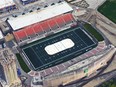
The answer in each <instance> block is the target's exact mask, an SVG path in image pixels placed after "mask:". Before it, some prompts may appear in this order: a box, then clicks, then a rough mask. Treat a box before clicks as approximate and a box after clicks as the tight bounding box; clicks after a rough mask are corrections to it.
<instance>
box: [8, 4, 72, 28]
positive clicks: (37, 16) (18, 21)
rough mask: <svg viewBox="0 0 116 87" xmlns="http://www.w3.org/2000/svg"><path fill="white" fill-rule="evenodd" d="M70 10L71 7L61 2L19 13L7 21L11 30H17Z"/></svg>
mask: <svg viewBox="0 0 116 87" xmlns="http://www.w3.org/2000/svg"><path fill="white" fill-rule="evenodd" d="M72 10H73V9H72V8H71V7H70V6H69V5H68V4H67V3H66V2H62V3H59V4H58V3H57V4H56V5H53V6H49V7H47V8H46V9H43V10H40V11H36V12H33V13H28V14H25V15H21V16H18V17H17V18H11V19H9V20H8V22H9V24H10V25H11V27H12V28H13V30H17V29H20V28H23V27H25V26H28V25H31V24H34V23H37V22H40V21H43V20H46V19H49V18H52V17H55V16H58V15H61V14H63V13H66V12H69V11H72Z"/></svg>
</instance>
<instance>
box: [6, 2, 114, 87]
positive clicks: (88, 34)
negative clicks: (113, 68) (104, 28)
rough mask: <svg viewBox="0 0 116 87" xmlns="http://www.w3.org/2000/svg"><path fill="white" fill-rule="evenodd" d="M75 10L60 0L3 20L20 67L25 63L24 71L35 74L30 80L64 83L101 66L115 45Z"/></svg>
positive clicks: (51, 85)
mask: <svg viewBox="0 0 116 87" xmlns="http://www.w3.org/2000/svg"><path fill="white" fill-rule="evenodd" d="M21 1H22V2H23V3H25V4H28V3H30V2H26V1H25V0H21ZM34 1H36V0H32V2H34ZM61 8H62V9H61ZM75 11H77V8H76V9H74V8H72V7H71V6H70V5H69V4H68V3H67V2H65V1H60V2H57V3H54V4H53V5H50V6H47V7H44V8H42V9H39V10H36V11H33V12H31V13H26V14H24V15H19V16H18V17H10V18H9V19H8V20H7V21H6V22H7V24H8V25H9V26H10V28H11V29H12V34H13V36H14V40H15V41H16V43H17V47H16V49H17V51H18V53H19V54H20V55H21V58H22V60H23V61H24V62H22V60H21V62H20V61H19V63H20V65H21V66H22V67H21V68H22V69H23V70H24V71H25V70H26V69H27V67H28V68H29V71H28V72H26V73H28V75H30V76H32V77H33V78H34V79H33V81H32V84H36V85H38V84H39V85H40V83H41V84H42V85H43V84H44V85H45V86H43V87H57V86H59V85H61V84H63V85H67V84H69V83H70V82H72V81H75V80H77V79H80V78H83V77H86V76H89V74H92V73H93V72H94V71H96V70H97V69H99V68H101V67H103V66H104V65H105V64H106V63H107V61H108V60H109V59H108V58H107V57H109V56H107V57H104V58H101V57H102V56H104V55H105V54H107V53H108V52H111V53H114V47H113V46H111V45H109V46H107V45H106V43H105V41H104V39H103V37H102V36H101V35H100V34H96V31H95V29H94V28H93V27H92V26H90V25H89V24H87V26H84V24H82V23H81V21H78V18H77V17H76V16H75V14H74V13H75ZM77 14H78V12H77ZM87 28H89V29H87ZM90 29H91V30H90ZM97 33H98V32H97ZM99 38H100V39H99ZM103 51H104V53H102V52H103ZM21 58H18V59H19V60H20V59H21ZM109 58H110V57H109ZM104 59H106V61H103V60H104ZM24 63H25V64H26V65H27V67H25V68H23V67H24V66H23V65H24ZM96 65H98V66H96ZM92 66H93V67H94V68H95V69H96V70H94V69H93V67H92ZM38 81H39V83H38Z"/></svg>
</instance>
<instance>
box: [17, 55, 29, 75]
mask: <svg viewBox="0 0 116 87" xmlns="http://www.w3.org/2000/svg"><path fill="white" fill-rule="evenodd" d="M16 57H17V59H18V61H19V64H20V66H21V68H22V69H23V70H24V72H26V73H28V72H29V71H30V69H29V68H28V66H27V65H26V63H25V62H24V60H23V59H22V57H21V55H20V54H16Z"/></svg>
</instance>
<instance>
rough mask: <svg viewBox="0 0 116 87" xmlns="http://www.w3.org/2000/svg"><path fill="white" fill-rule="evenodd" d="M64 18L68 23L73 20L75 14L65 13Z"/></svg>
mask: <svg viewBox="0 0 116 87" xmlns="http://www.w3.org/2000/svg"><path fill="white" fill-rule="evenodd" d="M63 19H64V20H65V21H66V23H71V22H72V21H73V16H72V14H65V15H64V16H63Z"/></svg>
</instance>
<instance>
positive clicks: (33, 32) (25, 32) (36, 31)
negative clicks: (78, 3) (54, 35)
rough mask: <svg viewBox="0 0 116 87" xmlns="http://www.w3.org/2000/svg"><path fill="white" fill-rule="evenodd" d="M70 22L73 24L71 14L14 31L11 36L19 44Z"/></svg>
mask: <svg viewBox="0 0 116 87" xmlns="http://www.w3.org/2000/svg"><path fill="white" fill-rule="evenodd" d="M72 22H74V19H73V16H72V14H71V13H68V14H63V15H59V16H57V17H54V18H51V19H48V20H45V21H42V22H39V23H35V24H33V25H30V26H28V27H25V28H23V29H21V30H18V31H15V32H14V33H13V34H14V36H15V38H16V40H17V42H21V41H24V40H27V39H30V38H33V37H35V36H38V35H41V34H45V32H49V31H53V30H56V29H59V28H62V27H63V26H66V25H68V24H70V23H72Z"/></svg>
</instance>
